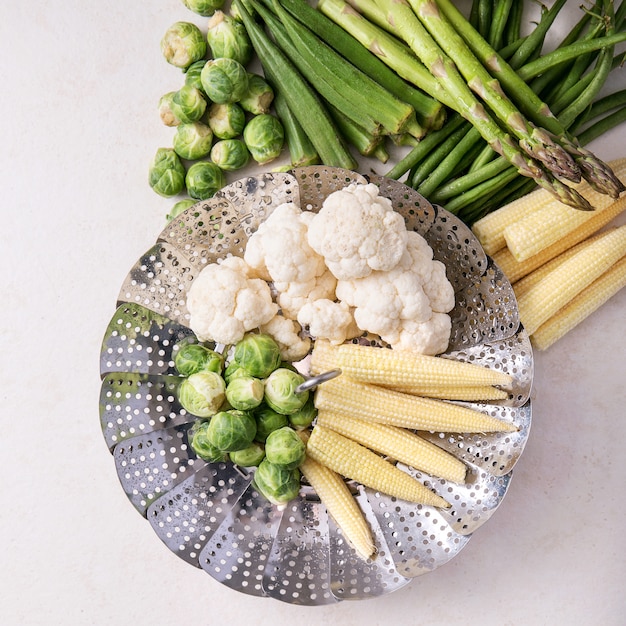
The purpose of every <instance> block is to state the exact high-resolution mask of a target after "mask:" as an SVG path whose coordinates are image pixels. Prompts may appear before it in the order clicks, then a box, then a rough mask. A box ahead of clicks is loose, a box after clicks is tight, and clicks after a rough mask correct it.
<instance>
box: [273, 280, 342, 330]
mask: <svg viewBox="0 0 626 626" xmlns="http://www.w3.org/2000/svg"><path fill="white" fill-rule="evenodd" d="M336 286H337V279H336V278H335V277H334V276H333V275H332V274H331V273H330V270H328V269H327V270H326V271H325V272H324V273H323V274H322V275H321V276H317V277H316V278H315V279H314V280H312V281H309V282H308V283H274V287H276V289H277V291H278V292H279V293H278V305H279V306H280V308H281V311H282V312H283V315H284V316H285V317H289V318H291V319H294V320H295V319H297V318H298V311H300V309H301V308H302V307H303V306H304V305H305V304H307V302H313V301H315V300H320V299H322V298H326V299H328V300H334V299H335V287H336Z"/></svg>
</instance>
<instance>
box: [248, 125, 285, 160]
mask: <svg viewBox="0 0 626 626" xmlns="http://www.w3.org/2000/svg"><path fill="white" fill-rule="evenodd" d="M243 140H244V141H245V142H246V146H248V150H250V154H251V155H252V158H253V159H254V160H255V161H256V162H257V163H258V164H259V165H263V164H265V163H269V162H270V161H273V160H274V159H275V158H276V157H278V156H279V155H280V153H281V152H282V149H283V144H284V142H285V130H284V128H283V125H282V123H281V121H280V120H279V119H278V118H277V117H276V116H274V115H270V114H269V113H265V114H263V115H257V116H256V117H253V118H252V119H251V120H250V121H249V122H248V123H247V125H246V127H245V128H244V129H243Z"/></svg>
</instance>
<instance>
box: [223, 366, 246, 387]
mask: <svg viewBox="0 0 626 626" xmlns="http://www.w3.org/2000/svg"><path fill="white" fill-rule="evenodd" d="M239 376H250V374H248V372H247V371H246V370H245V369H244V368H243V367H241V365H239V363H237V362H236V361H231V362H230V363H229V364H228V365H227V366H226V369H225V370H224V380H225V381H226V384H227V385H230V383H231V381H232V380H234V379H235V378H238V377H239Z"/></svg>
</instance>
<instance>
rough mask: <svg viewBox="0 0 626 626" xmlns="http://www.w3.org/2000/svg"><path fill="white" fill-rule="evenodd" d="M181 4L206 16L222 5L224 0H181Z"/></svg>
mask: <svg viewBox="0 0 626 626" xmlns="http://www.w3.org/2000/svg"><path fill="white" fill-rule="evenodd" d="M183 4H184V5H185V6H186V7H187V8H188V9H189V10H190V11H193V12H194V13H197V14H198V15H203V16H204V17H208V16H209V15H213V13H214V11H216V10H217V9H221V8H222V7H223V6H224V0H183Z"/></svg>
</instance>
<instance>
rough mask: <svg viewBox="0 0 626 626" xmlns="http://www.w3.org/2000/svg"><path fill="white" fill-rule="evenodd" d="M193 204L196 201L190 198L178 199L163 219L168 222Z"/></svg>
mask: <svg viewBox="0 0 626 626" xmlns="http://www.w3.org/2000/svg"><path fill="white" fill-rule="evenodd" d="M194 204H196V201H195V200H192V199H191V198H185V199H184V200H179V201H178V202H176V203H175V204H174V206H173V207H172V208H171V209H170V212H169V213H168V214H167V215H166V216H165V219H166V220H167V221H168V222H171V221H172V220H173V219H174V218H175V217H178V216H179V215H180V214H181V213H183V212H184V211H186V210H187V209H188V208H190V207H192V206H193V205H194Z"/></svg>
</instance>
